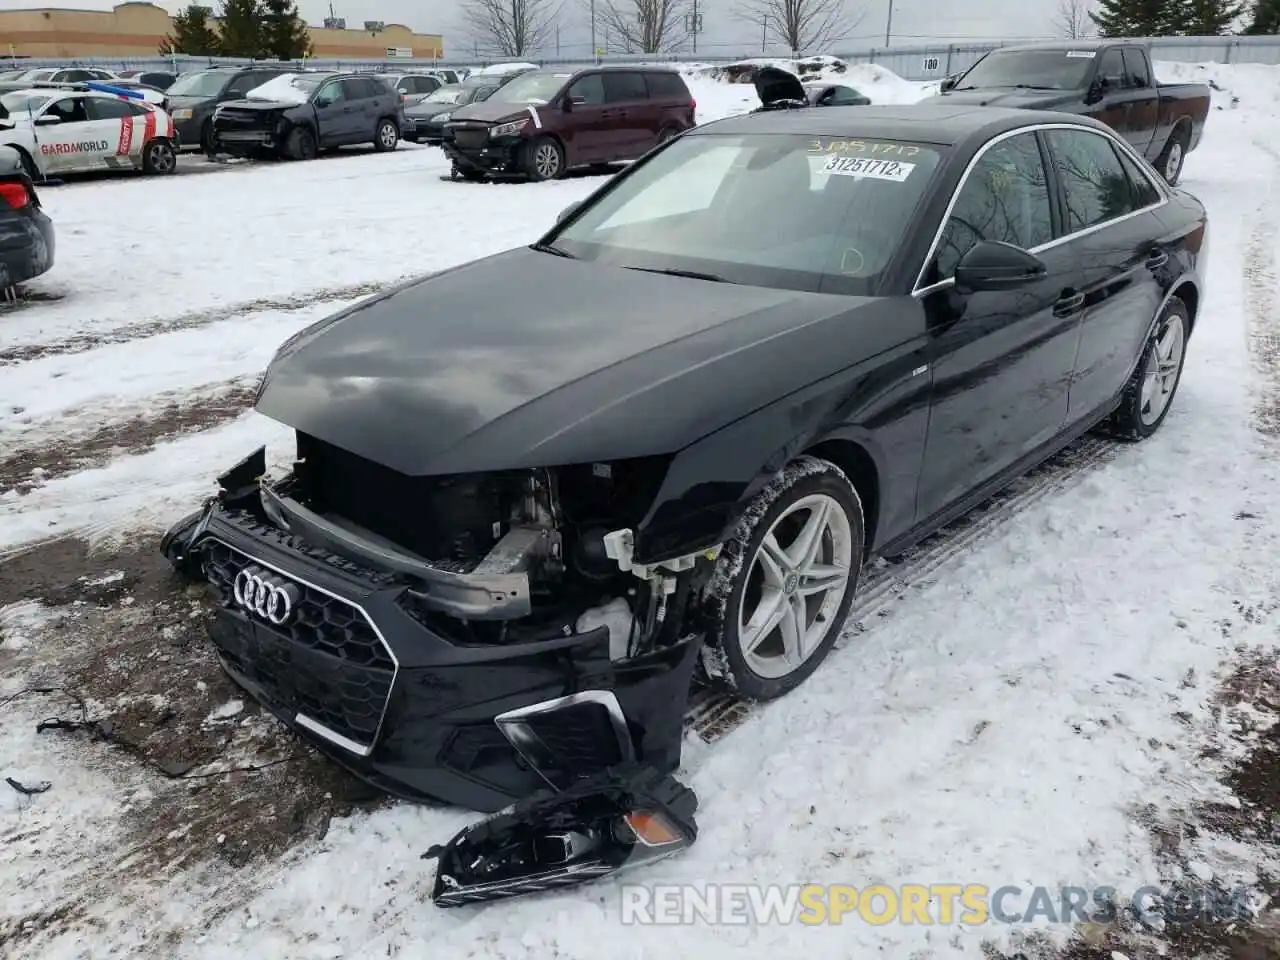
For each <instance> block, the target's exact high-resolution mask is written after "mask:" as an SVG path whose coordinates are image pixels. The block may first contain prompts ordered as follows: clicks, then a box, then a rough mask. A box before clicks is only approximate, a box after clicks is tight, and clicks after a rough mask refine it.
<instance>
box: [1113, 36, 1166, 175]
mask: <svg viewBox="0 0 1280 960" xmlns="http://www.w3.org/2000/svg"><path fill="white" fill-rule="evenodd" d="M1122 54H1123V56H1124V72H1125V77H1126V78H1127V79H1128V82H1129V90H1131V91H1132V92H1133V94H1134V98H1133V101H1132V104H1131V106H1130V107H1129V135H1128V136H1127V137H1125V139H1126V140H1128V141H1129V143H1131V144H1132V145H1133V148H1134V149H1135V150H1137V151H1138V153H1140V154H1142V155H1143V156H1144V157H1146V156H1150V155H1151V153H1150V151H1151V143H1152V141H1153V140H1154V139H1155V137H1156V128H1157V127H1159V126H1160V91H1158V90H1157V89H1156V81H1155V77H1153V76H1152V75H1151V62H1150V61H1149V60H1148V59H1147V55H1146V53H1145V52H1144V51H1142V50H1140V49H1138V48H1137V47H1125V48H1124V50H1123V51H1122ZM1160 143H1161V144H1162V145H1163V143H1164V138H1163V137H1162V138H1160ZM1156 153H1159V150H1157V151H1156Z"/></svg>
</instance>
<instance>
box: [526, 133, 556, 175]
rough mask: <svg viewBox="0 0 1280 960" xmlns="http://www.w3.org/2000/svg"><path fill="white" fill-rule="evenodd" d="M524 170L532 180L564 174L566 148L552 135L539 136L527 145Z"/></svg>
mask: <svg viewBox="0 0 1280 960" xmlns="http://www.w3.org/2000/svg"><path fill="white" fill-rule="evenodd" d="M524 171H525V173H526V174H528V176H529V179H530V180H557V179H559V178H560V177H562V176H564V148H563V147H561V146H560V144H559V143H557V142H556V141H555V140H554V139H553V138H551V137H539V138H538V139H537V140H533V141H531V142H530V143H529V145H528V146H526V147H525V155H524Z"/></svg>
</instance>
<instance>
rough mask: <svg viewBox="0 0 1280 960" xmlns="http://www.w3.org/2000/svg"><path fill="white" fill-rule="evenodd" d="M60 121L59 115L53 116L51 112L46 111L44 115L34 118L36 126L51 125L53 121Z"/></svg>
mask: <svg viewBox="0 0 1280 960" xmlns="http://www.w3.org/2000/svg"><path fill="white" fill-rule="evenodd" d="M61 122H62V118H61V117H59V116H55V115H53V114H51V113H46V114H45V115H44V116H41V117H37V118H36V126H37V127H51V126H53V125H54V124H55V123H61Z"/></svg>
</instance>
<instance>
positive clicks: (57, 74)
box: [14, 67, 115, 83]
mask: <svg viewBox="0 0 1280 960" xmlns="http://www.w3.org/2000/svg"><path fill="white" fill-rule="evenodd" d="M114 77H115V74H114V73H112V72H111V71H110V70H100V69H97V68H94V67H61V68H59V67H41V68H37V69H34V70H27V71H24V72H23V73H20V74H18V76H16V77H14V79H15V80H21V81H22V82H23V83H36V82H37V81H38V82H41V83H83V82H85V81H86V80H111V79H113V78H114Z"/></svg>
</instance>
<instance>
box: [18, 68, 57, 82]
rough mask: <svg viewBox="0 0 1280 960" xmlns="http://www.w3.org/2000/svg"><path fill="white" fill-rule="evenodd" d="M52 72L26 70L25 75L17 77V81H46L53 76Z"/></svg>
mask: <svg viewBox="0 0 1280 960" xmlns="http://www.w3.org/2000/svg"><path fill="white" fill-rule="evenodd" d="M54 72H55V71H53V70H28V71H27V72H26V73H24V74H21V75H20V76H19V77H18V79H19V80H48V79H49V78H50V77H52V76H53V74H54Z"/></svg>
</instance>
